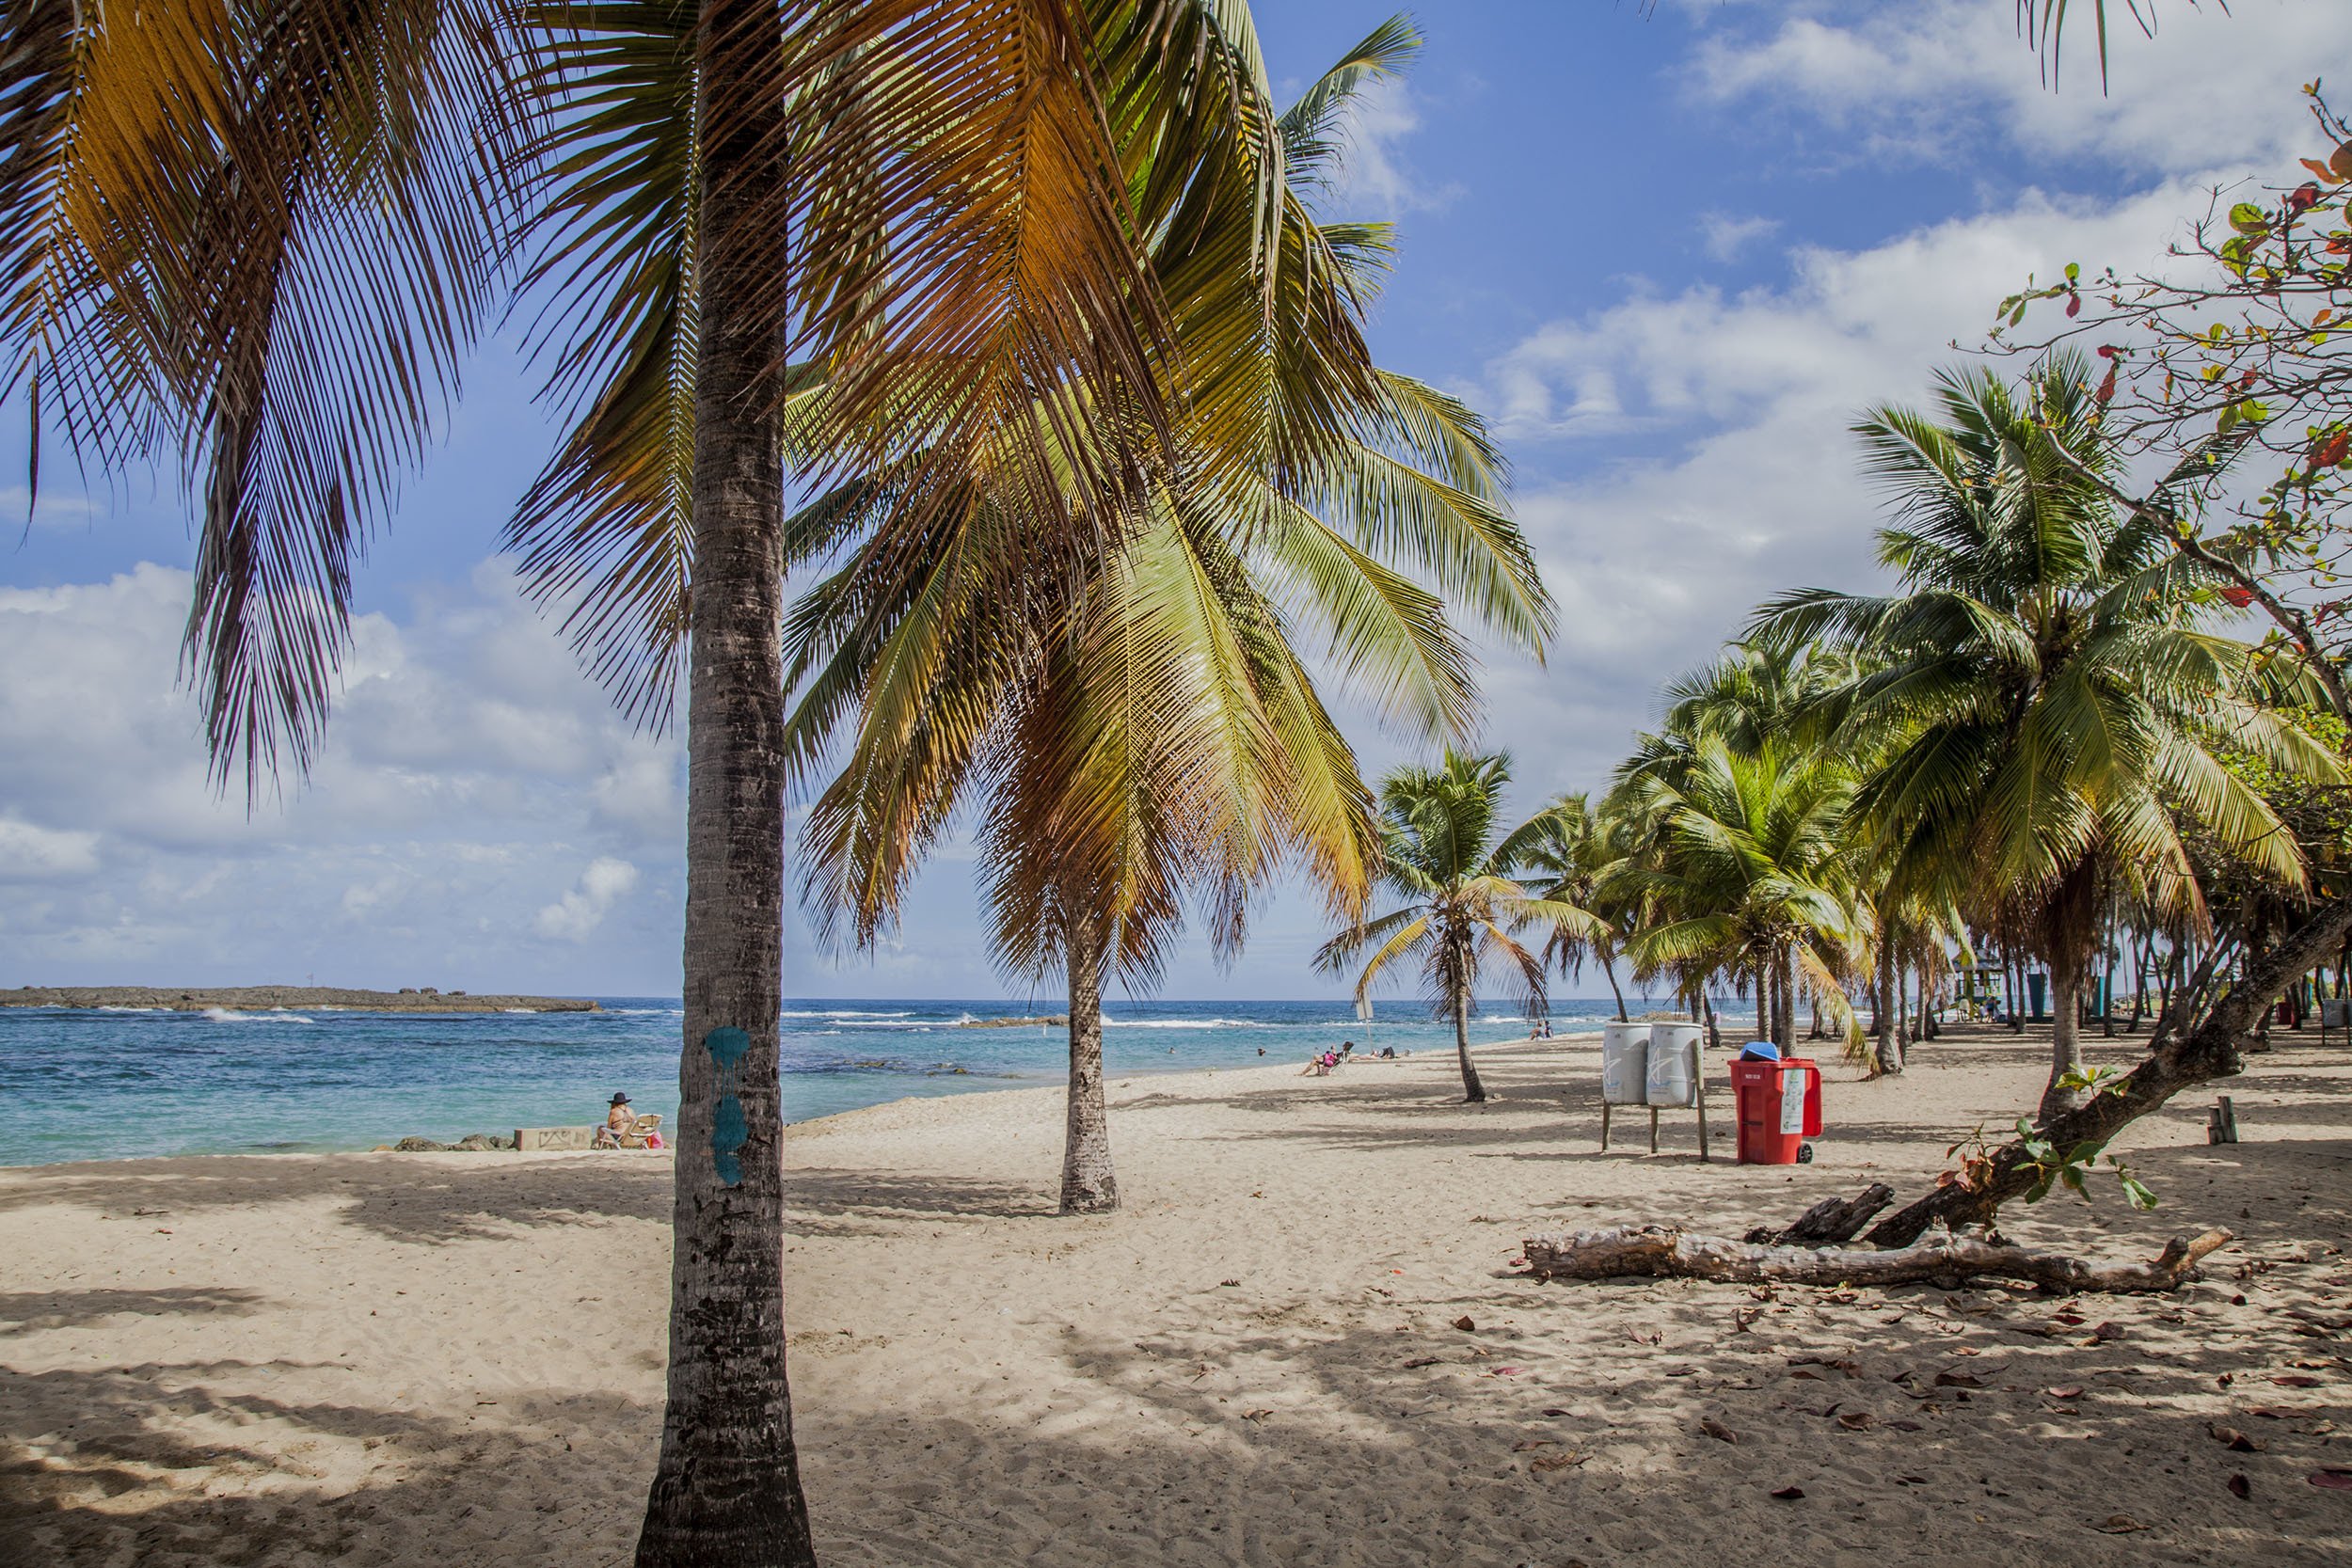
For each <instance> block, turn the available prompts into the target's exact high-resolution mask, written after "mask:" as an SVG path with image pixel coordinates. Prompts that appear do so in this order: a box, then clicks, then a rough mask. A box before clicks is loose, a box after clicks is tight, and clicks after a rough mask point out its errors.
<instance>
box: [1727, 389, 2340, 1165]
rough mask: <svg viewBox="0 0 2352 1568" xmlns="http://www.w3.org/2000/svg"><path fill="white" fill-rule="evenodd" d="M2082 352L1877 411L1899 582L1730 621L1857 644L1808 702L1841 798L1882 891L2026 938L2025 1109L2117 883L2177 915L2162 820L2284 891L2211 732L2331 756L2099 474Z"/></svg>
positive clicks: (2098, 442)
mask: <svg viewBox="0 0 2352 1568" xmlns="http://www.w3.org/2000/svg"><path fill="white" fill-rule="evenodd" d="M2091 379H2092V378H2091V377H2090V374H2089V369H2088V366H2087V364H2086V362H2085V361H2084V360H2083V359H2082V358H2081V357H2080V356H2075V355H2072V354H2065V355H2058V356H2052V357H2051V358H2050V359H2048V360H2047V361H2045V362H2043V363H2042V364H2041V365H2039V366H2037V367H2036V368H2035V370H2034V371H2033V372H2031V374H2030V375H2029V376H2028V377H2027V378H2026V381H2025V383H2024V384H2023V385H2022V386H2021V387H2019V388H2015V389H2012V388H2009V387H2007V386H2005V385H2003V384H2002V383H2001V382H2000V381H1999V380H1998V379H1997V378H1996V377H1994V375H1992V374H1991V373H1990V372H1984V371H1979V370H1969V371H1963V372H1945V373H1944V374H1942V375H1941V376H1939V378H1938V394H1937V400H1936V409H1935V412H1934V414H1933V415H1931V414H1927V413H1921V412H1917V411H1914V410H1911V409H1906V408H1897V407H1889V408H1883V409H1880V410H1877V411H1875V412H1874V413H1872V414H1871V415H1870V416H1869V417H1868V418H1867V420H1865V421H1864V422H1863V423H1862V424H1861V425H1859V426H1858V427H1857V433H1858V434H1859V435H1860V436H1861V437H1862V441H1863V446H1864V450H1865V452H1866V453H1867V467H1868V471H1869V472H1870V474H1871V475H1872V477H1873V478H1875V479H1876V480H1877V481H1878V482H1879V483H1881V484H1882V485H1883V486H1884V487H1885V488H1886V489H1887V491H1888V492H1889V495H1890V497H1891V499H1892V501H1893V505H1894V507H1895V512H1896V521H1895V523H1894V525H1893V526H1891V527H1888V528H1886V529H1883V530H1881V531H1880V533H1879V560H1880V562H1881V563H1882V564H1883V566H1885V567H1886V568H1887V569H1889V570H1890V571H1892V572H1894V573H1895V574H1896V575H1897V577H1898V578H1899V579H1900V580H1899V589H1898V591H1897V592H1895V593H1892V594H1843V593H1836V592H1832V591H1830V590H1826V589H1805V590H1802V591H1800V592H1796V593H1792V594H1786V595H1783V596H1782V597H1780V598H1778V599H1776V600H1773V601H1772V602H1771V603H1769V604H1767V605H1766V606H1765V607H1764V608H1763V609H1762V610H1759V611H1758V612H1757V615H1756V622H1755V624H1754V626H1753V627H1752V635H1753V636H1756V637H1760V638H1763V639H1766V640H1772V641H1782V642H1784V643H1796V642H1804V641H1812V642H1817V643H1820V644H1823V645H1826V646H1827V647H1829V648H1831V649H1833V650H1836V651H1841V652H1847V653H1851V654H1852V655H1855V656H1857V657H1858V660H1859V663H1858V668H1859V669H1860V670H1861V671H1862V672H1864V673H1860V674H1859V675H1857V676H1856V677H1855V678H1854V679H1853V680H1851V682H1849V683H1848V684H1847V685H1845V686H1844V687H1842V688H1841V689H1838V690H1836V691H1835V692H1833V693H1831V694H1830V695H1829V696H1828V697H1826V698H1825V699H1823V700H1822V703H1821V711H1822V713H1823V714H1824V715H1825V716H1827V717H1828V718H1829V719H1831V720H1832V721H1834V725H1835V729H1836V734H1837V735H1838V736H1839V737H1840V740H1841V744H1843V745H1844V747H1845V748H1846V749H1847V750H1849V751H1850V752H1852V753H1854V754H1857V755H1864V756H1867V757H1868V758H1869V759H1870V761H1869V764H1868V770H1867V777H1866V779H1865V780H1864V782H1863V784H1862V785H1861V788H1860V789H1859V791H1858V792H1857V794H1856V797H1855V801H1854V809H1855V812H1856V815H1857V817H1858V818H1859V819H1860V820H1861V821H1863V822H1865V823H1867V824H1870V825H1871V831H1872V832H1874V833H1875V835H1876V836H1877V838H1878V839H1879V840H1880V842H1881V843H1882V845H1883V847H1884V849H1885V853H1886V855H1887V857H1888V858H1887V861H1886V863H1887V865H1888V866H1889V868H1890V874H1891V875H1892V876H1894V877H1895V878H1896V879H1897V880H1898V881H1899V882H1903V881H1915V882H1917V883H1918V884H1920V885H1923V886H1930V887H1933V886H1937V885H1944V886H1953V885H1963V886H1964V887H1965V888H1966V890H1967V898H1966V904H1967V907H1968V908H1969V909H1970V910H1971V911H1972V912H1973V913H1974V914H1975V915H1976V917H1977V918H1978V920H1979V924H1983V925H1987V926H1994V927H1999V928H2001V929H2004V930H2011V929H2015V930H2021V931H2024V932H2026V933H2029V935H2030V940H2031V942H2032V943H2033V945H2034V946H2035V947H2037V948H2038V949H2039V950H2040V951H2041V953H2042V957H2043V958H2044V959H2045V960H2046V961H2047V962H2048V964H2049V966H2050V974H2051V982H2052V990H2053V991H2054V997H2053V1001H2054V1006H2055V1009H2056V1022H2055V1025H2054V1028H2053V1044H2052V1054H2051V1069H2050V1080H2049V1085H2048V1086H2047V1088H2046V1089H2045V1090H2044V1092H2043V1096H2042V1111H2041V1114H2042V1117H2043V1118H2044V1119H2047V1118H2048V1117H2051V1116H2053V1115H2055V1114H2057V1113H2058V1112H2059V1111H2061V1110H2063V1109H2065V1108H2066V1107H2067V1106H2068V1105H2069V1104H2070V1103H2071V1101H2072V1091H2070V1090H2069V1089H2068V1088H2067V1087H2066V1086H2065V1084H2064V1083H2063V1082H2062V1080H2065V1079H2066V1077H2067V1075H2068V1074H2069V1073H2070V1072H2073V1071H2074V1070H2075V1069H2078V1068H2079V1067H2080V1065H2081V1060H2082V1057H2081V1046H2080V1041H2079V1038H2078V1032H2077V1027H2076V1004H2077V998H2078V996H2079V994H2080V990H2081V984H2082V979H2083V976H2084V974H2085V966H2086V965H2087V964H2088V962H2089V960H2090V955H2091V953H2092V952H2093V951H2094V949H2095V948H2096V946H2097V942H2098V931H2099V915H2100V911H2101V910H2102V908H2103V907H2104V898H2105V892H2104V890H2105V888H2106V886H2107V885H2109V882H2110V879H2115V878H2123V879H2129V880H2130V881H2131V882H2132V883H2134V884H2135V885H2137V886H2138V887H2141V888H2143V889H2144V890H2145V895H2146V896H2147V898H2148V899H2149V901H2150V903H2151V905H2152V907H2154V908H2157V909H2163V910H2169V911H2177V912H2179V913H2181V914H2183V915H2185V916H2191V917H2195V916H2196V915H2197V912H2198V911H2199V909H2200V895H2199V892H2198V888H2197V881H2196V878H2195V876H2194V875H2193V871H2192V868H2191V866H2190V864H2189V861H2188V855H2187V850H2186V848H2185V845H2184V843H2183V839H2182V823H2183V821H2184V820H2190V821H2194V822H2196V823H2199V824H2201V825H2202V827H2203V829H2204V830H2205V831H2206V832H2209V833H2210V834H2211V835H2212V836H2213V837H2214V839H2215V841H2216V842H2217V843H2218V844H2221V845H2224V846H2227V847H2228V848H2229V850H2230V851H2231V852H2233V853H2235V854H2238V855H2241V856H2243V857H2244V858H2245V859H2246V861H2247V863H2249V864H2250V865H2253V866H2256V867H2258V868H2260V869H2261V871H2262V872H2263V873H2264V874H2265V875H2267V876H2269V877H2272V878H2274V879H2277V880H2278V881H2279V882H2280V883H2281V884H2282V885H2285V886H2288V887H2299V886H2301V884H2302V879H2303V867H2302V863H2301V857H2300V855H2299V852H2298V851H2297V850H2296V847H2295V842H2294V837H2293V835H2292V834H2290V833H2288V832H2284V831H2283V830H2282V829H2281V827H2280V823H2279V820H2278V818H2277V816H2276V815H2275V814H2274V813H2273V812H2272V811H2271V809H2270V807H2269V806H2268V805H2267V804H2266V803H2265V801H2264V800H2262V798H2261V797H2260V795H2258V794H2257V793H2256V792H2255V791H2254V790H2252V789H2251V788H2249V786H2248V785H2247V784H2244V783H2243V782H2242V781H2241V780H2240V779H2239V778H2238V777H2236V776H2235V775H2234V774H2233V773H2232V772H2231V770H2230V769H2229V768H2225V767H2224V766H2222V763H2221V761H2220V759H2219V757H2218V756H2217V754H2216V753H2217V751H2218V750H2220V749H2221V748H2222V747H2224V746H2229V747H2233V748H2235V749H2237V750H2239V751H2243V752H2248V753H2250V754H2252V755H2255V756H2258V757H2260V758H2262V759H2263V760H2264V761H2265V762H2266V763H2268V764H2270V765H2271V766H2273V767H2277V768H2281V769H2284V770H2287V771H2289V772H2291V773H2296V774H2301V775H2305V776H2309V777H2312V778H2318V779H2325V780H2334V779H2336V778H2338V777H2340V770H2339V768H2338V765H2337V763H2336V761H2335V759H2334V758H2333V757H2332V756H2330V755H2329V754H2328V752H2327V751H2326V749H2325V748H2324V747H2320V746H2318V745H2316V744H2314V743H2312V740H2311V738H2310V737H2309V736H2307V735H2306V734H2304V732H2303V731H2301V730H2299V729H2297V728H2296V726H2294V725H2292V724H2288V723H2285V722H2283V721H2281V720H2280V718H2279V716H2278V715H2277V714H2276V713H2274V712H2272V711H2270V710H2268V709H2267V708H2265V705H2264V704H2263V701H2262V687H2263V683H2264V681H2265V678H2268V677H2266V676H2265V673H2264V671H2263V669H2262V665H2261V661H2260V659H2259V657H2258V654H2257V651H2256V649H2255V648H2254V647H2252V646H2251V645H2249V644H2247V643H2244V642H2239V641H2233V640H2232V639H2230V638H2227V637H2224V636H2221V635H2219V634H2218V633H2217V632H2216V631H2215V630H2213V629H2211V628H2210V626H2207V625H2206V624H2205V622H2204V619H2203V617H2204V614H2205V610H2204V604H2205V602H2206V601H2207V600H2208V599H2209V598H2210V594H2208V593H2206V592H2203V590H2207V589H2209V588H2210V587H2211V586H2213V584H2214V583H2215V582H2217V580H2218V579H2217V578H2210V577H2207V576H2205V575H2204V572H2205V569H2204V568H2202V567H2201V566H2200V565H2199V564H2198V563H2197V562H2193V561H2190V560H2187V559H2186V558H2185V557H2182V556H2179V555H2177V554H2176V553H2175V552H2174V551H2173V549H2172V546H2171V543H2170V541H2169V538H2167V537H2166V536H2165V535H2164V534H2163V532H2162V531H2159V530H2158V529H2157V528H2156V527H2155V526H2154V525H2153V524H2152V523H2150V522H2148V521H2147V520H2145V519H2144V518H2143V517H2139V516H2131V517H2122V516H2119V515H2118V514H2117V512H2116V510H2115V509H2114V508H2112V507H2111V506H2109V505H2108V503H2107V500H2106V494H2105V491H2104V489H2103V488H2102V487H2101V485H2100V484H2099V483H2096V481H2098V480H2102V479H2112V478H2113V477H2114V476H2115V475H2116V474H2117V473H2118V472H2119V470H2120V466H2121V463H2122V457H2121V454H2120V453H2119V452H2118V451H2117V450H2116V447H2115V444H2114V442H2113V441H2112V440H2111V439H2110V438H2109V436H2107V434H2106V431H2105V430H2104V429H2103V427H2102V423H2101V416H2102V410H2101V408H2100V406H2099V404H2097V402H2096V401H2095V400H2094V398H2093V397H2092V396H2091V394H2090V389H2089V388H2090V382H2091Z"/></svg>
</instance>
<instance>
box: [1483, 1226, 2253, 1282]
mask: <svg viewBox="0 0 2352 1568" xmlns="http://www.w3.org/2000/svg"><path fill="white" fill-rule="evenodd" d="M2232 1239H2233V1238H2232V1236H2231V1233H2230V1232H2229V1231H2227V1230H2208V1231H2206V1232H2205V1233H2204V1234H2203V1235H2201V1236H2199V1237H2197V1238H2195V1239H2194V1240H2191V1239H2190V1238H2188V1237H2186V1236H2175V1237H2173V1238H2172V1240H2170V1241H2169V1242H2167V1243H2165V1244H2164V1250H2163V1251H2162V1252H2160V1253H2158V1254H2157V1255H2156V1257H2155V1259H2154V1260H2153V1261H2152V1262H2146V1263H2124V1262H2111V1263H2093V1262H2090V1261H2088V1260H2087V1259H2080V1258H2075V1257H2072V1256H2070V1255H2068V1254H2066V1253H2062V1252H2039V1251H2035V1250H2034V1249H2032V1248H2029V1247H2021V1246H2011V1245H2009V1244H2007V1243H1996V1242H1988V1241H1985V1240H1983V1239H1982V1238H1981V1237H1977V1236H1955V1235H1953V1234H1952V1233H1951V1232H1950V1231H1948V1230H1942V1229H1937V1230H1934V1231H1931V1232H1930V1233H1929V1234H1928V1235H1926V1236H1923V1237H1921V1238H1920V1239H1919V1240H1918V1241H1916V1242H1914V1243H1912V1244H1911V1245H1909V1246H1905V1247H1898V1248H1896V1249H1894V1250H1893V1251H1891V1252H1873V1251H1869V1250H1867V1249H1859V1248H1849V1247H1780V1246H1761V1245H1757V1244H1756V1243H1751V1242H1735V1241H1732V1240H1730V1239H1729V1238H1728V1237H1724V1236H1698V1235H1692V1234H1691V1233H1690V1232H1688V1231H1685V1230H1682V1229H1680V1228H1678V1227H1674V1226H1667V1225H1635V1226H1616V1227H1611V1228H1609V1229H1606V1230H1578V1231H1572V1232H1569V1233H1568V1234H1565V1235H1551V1236H1530V1237H1529V1238H1527V1265H1528V1270H1529V1272H1530V1273H1532V1274H1533V1275H1534V1276H1535V1277H1536V1278H1538V1279H1620V1278H1625V1277H1627V1276H1629V1275H1646V1276H1650V1277H1654V1278H1690V1279H1712V1280H1716V1281H1719V1282H1721V1283H1724V1284H1742V1285H1753V1284H1765V1283H1785V1284H1793V1285H1910V1284H1916V1283H1920V1282H1922V1281H1927V1282H1932V1283H1934V1284H1938V1285H1942V1286H1945V1287H1947V1288H1949V1287H1952V1286H1955V1285H1958V1284H1959V1283H1960V1282H1961V1281H1962V1280H1964V1279H1974V1278H1995V1279H2022V1280H2025V1281H2026V1282H2027V1283H2029V1284H2034V1285H2040V1286H2042V1287H2044V1288H2045V1289H2048V1290H2053V1291H2171V1290H2177V1289H2178V1288H2179V1287H2180V1285H2181V1284H2182V1282H2183V1281H2185V1280H2187V1279H2189V1278H2191V1277H2192V1276H2194V1275H2195V1274H2196V1270H2197V1265H2198V1263H2199V1262H2200V1261H2201V1260H2202V1259H2204V1257H2205V1255H2206V1254H2208V1253H2210V1252H2213V1251H2215V1250H2217V1248H2220V1247H2222V1246H2226V1245H2227V1244H2229V1243H2230V1242H2231V1241H2232Z"/></svg>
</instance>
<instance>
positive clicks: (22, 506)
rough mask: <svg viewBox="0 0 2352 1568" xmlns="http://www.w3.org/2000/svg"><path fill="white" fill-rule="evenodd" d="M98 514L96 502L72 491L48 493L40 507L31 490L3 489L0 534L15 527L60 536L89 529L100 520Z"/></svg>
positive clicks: (0, 489)
mask: <svg viewBox="0 0 2352 1568" xmlns="http://www.w3.org/2000/svg"><path fill="white" fill-rule="evenodd" d="M98 514H99V507H98V503H97V502H96V501H93V500H92V499H90V498H89V497H87V496H85V495H78V494H76V493H74V492H72V491H71V490H58V489H56V488H54V487H53V488H49V489H44V490H43V491H42V492H41V493H40V506H38V507H36V506H34V504H33V491H32V488H31V486H29V485H24V484H10V485H6V486H0V530H6V529H8V528H9V527H11V526H13V527H14V528H16V529H17V530H19V531H23V530H24V529H25V528H26V527H28V526H29V527H31V528H35V529H40V530H41V531H56V532H62V531H65V530H67V529H87V528H88V527H90V526H91V524H92V523H93V522H94V521H95V520H96V519H97V517H98Z"/></svg>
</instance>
